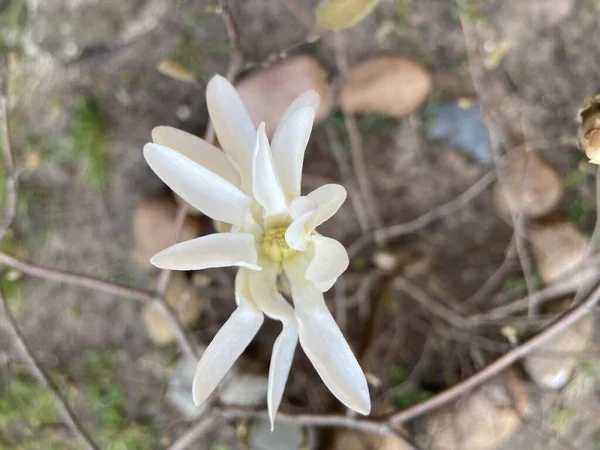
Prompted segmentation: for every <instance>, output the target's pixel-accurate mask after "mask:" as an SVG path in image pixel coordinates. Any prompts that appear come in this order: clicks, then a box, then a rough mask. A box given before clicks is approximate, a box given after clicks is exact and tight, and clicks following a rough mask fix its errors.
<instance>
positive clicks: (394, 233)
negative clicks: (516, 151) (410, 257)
mask: <svg viewBox="0 0 600 450" xmlns="http://www.w3.org/2000/svg"><path fill="white" fill-rule="evenodd" d="M495 179H496V174H495V173H494V172H492V171H490V172H488V173H486V174H485V175H484V176H483V177H481V178H480V179H479V180H477V181H476V182H475V183H474V184H473V185H472V186H471V187H469V189H467V190H466V191H464V192H463V193H462V194H460V195H459V196H458V197H456V198H455V199H453V200H450V201H449V202H447V203H444V204H442V205H440V206H437V207H435V208H433V209H431V210H430V211H428V212H426V213H425V214H423V215H421V216H419V217H417V218H416V219H413V220H411V221H409V222H406V223H401V224H398V225H392V226H390V227H385V228H380V229H379V230H376V231H374V232H372V233H367V234H363V236H362V237H361V238H359V239H358V240H356V241H355V242H354V243H353V244H352V245H350V247H348V255H349V256H350V257H351V258H352V257H354V256H356V255H357V254H358V253H360V252H361V251H362V249H363V248H364V247H365V246H367V245H368V244H369V243H370V242H371V241H372V240H373V238H376V239H377V240H378V241H380V242H381V241H385V240H387V239H391V238H396V237H399V236H403V235H405V234H410V233H414V232H415V231H418V230H420V229H422V228H424V227H426V226H427V225H429V224H431V223H433V222H435V221H437V220H440V219H443V218H444V217H447V216H449V215H450V214H453V213H455V212H456V211H458V210H460V209H462V208H464V207H465V206H466V205H468V204H469V203H470V202H471V201H473V200H474V199H475V198H476V197H477V196H479V195H480V194H481V193H482V192H483V191H485V190H486V189H487V188H488V187H489V186H490V185H491V184H492V183H493V182H494V180H495Z"/></svg>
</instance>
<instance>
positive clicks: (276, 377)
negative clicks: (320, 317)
mask: <svg viewBox="0 0 600 450" xmlns="http://www.w3.org/2000/svg"><path fill="white" fill-rule="evenodd" d="M296 344H298V326H297V325H296V322H295V321H294V322H293V323H292V322H290V323H288V324H287V325H286V324H284V326H283V330H282V331H281V334H280V335H279V336H278V337H277V340H276V341H275V345H273V353H272V354H271V364H270V366H269V385H268V391H267V409H268V410H269V420H270V422H271V431H273V426H274V424H275V416H276V415H277V411H278V410H279V405H280V404H281V399H282V398H283V391H284V389H285V384H286V383H287V379H288V376H289V374H290V368H291V367H292V361H293V359H294V352H295V351H296Z"/></svg>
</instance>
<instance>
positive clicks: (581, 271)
mask: <svg viewBox="0 0 600 450" xmlns="http://www.w3.org/2000/svg"><path fill="white" fill-rule="evenodd" d="M588 264H590V262H589V261H588ZM594 264H595V265H594V266H590V267H581V266H577V267H576V268H574V269H573V270H571V271H569V272H568V273H567V274H565V276H564V277H562V278H561V281H559V282H557V283H554V284H551V285H550V286H548V287H546V288H545V289H542V290H540V291H537V292H536V293H535V294H533V295H531V296H529V295H528V296H526V297H523V298H520V299H518V300H515V301H514V302H511V303H508V304H506V305H502V306H499V307H497V308H494V309H492V310H490V311H487V312H485V313H482V314H476V315H473V316H471V317H468V318H467V319H466V322H467V325H468V326H469V327H472V326H478V325H480V324H481V323H482V322H485V321H487V320H498V319H503V318H506V317H508V316H510V315H512V314H516V313H521V312H523V311H526V310H527V309H528V307H529V305H530V304H531V303H534V304H535V305H541V304H542V303H544V302H547V301H549V300H553V299H556V298H559V297H563V296H565V295H568V294H572V293H574V292H578V291H579V290H580V289H581V287H582V286H587V287H591V286H593V285H594V284H596V283H597V282H598V281H599V280H600V268H599V267H598V266H597V264H598V261H597V260H596V259H594Z"/></svg>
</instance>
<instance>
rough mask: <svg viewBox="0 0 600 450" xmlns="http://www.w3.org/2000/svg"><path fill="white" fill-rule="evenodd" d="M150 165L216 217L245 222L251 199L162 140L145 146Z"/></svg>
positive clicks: (171, 184) (205, 212) (213, 217)
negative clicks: (161, 142) (164, 143)
mask: <svg viewBox="0 0 600 450" xmlns="http://www.w3.org/2000/svg"><path fill="white" fill-rule="evenodd" d="M144 158H146V162H147V163H148V165H149V166H150V168H151V169H152V170H153V171H154V173H156V175H158V177H159V178H160V179H161V180H163V182H164V183H165V184H166V185H167V186H169V187H170V188H171V189H172V190H173V191H174V192H175V193H176V194H177V195H179V196H180V197H182V198H183V199H184V200H185V201H186V202H188V203H189V204H190V205H192V206H193V207H194V208H196V209H199V210H200V211H201V212H203V213H204V214H206V215H207V216H208V217H210V218H211V219H213V220H218V221H221V222H226V223H230V224H241V223H242V221H243V218H244V213H245V211H246V210H247V208H248V207H249V206H250V203H251V199H250V198H249V197H248V196H247V195H245V194H244V193H243V192H242V191H240V190H239V189H238V188H237V187H235V186H234V185H233V184H231V183H230V182H228V181H226V180H224V179H223V178H221V177H220V176H218V175H216V174H215V173H213V172H211V171H210V170H208V169H207V168H205V167H203V166H201V165H199V164H196V163H195V162H194V161H192V160H191V159H189V158H188V157H186V156H184V155H182V154H181V153H178V152H176V151H175V150H172V149H170V148H169V147H164V146H162V145H158V144H151V143H149V144H146V145H145V146H144Z"/></svg>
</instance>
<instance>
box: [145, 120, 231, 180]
mask: <svg viewBox="0 0 600 450" xmlns="http://www.w3.org/2000/svg"><path fill="white" fill-rule="evenodd" d="M152 140H153V141H154V143H155V144H158V145H164V146H165V147H169V148H172V149H173V150H175V151H176V152H179V153H181V154H182V155H185V156H187V157H188V158H190V159H191V160H192V161H194V162H195V163H197V164H200V165H201V166H204V167H206V168H207V169H208V170H210V171H211V172H214V173H216V174H217V175H219V176H220V177H221V178H223V179H225V180H227V181H229V182H230V183H231V184H233V185H235V186H238V185H239V183H240V176H239V174H238V173H237V171H236V170H235V168H234V167H233V166H232V165H231V163H230V162H229V159H227V156H226V155H225V153H223V152H222V151H221V150H219V149H218V148H217V147H215V146H213V145H211V144H209V143H208V142H206V141H205V140H204V139H200V138H199V137H197V136H194V135H193V134H190V133H186V132H185V131H183V130H178V129H177V128H173V127H166V126H162V127H156V128H154V129H153V130H152Z"/></svg>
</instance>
